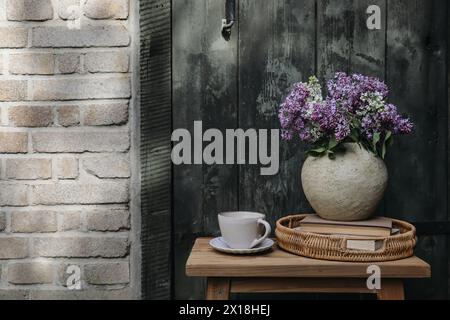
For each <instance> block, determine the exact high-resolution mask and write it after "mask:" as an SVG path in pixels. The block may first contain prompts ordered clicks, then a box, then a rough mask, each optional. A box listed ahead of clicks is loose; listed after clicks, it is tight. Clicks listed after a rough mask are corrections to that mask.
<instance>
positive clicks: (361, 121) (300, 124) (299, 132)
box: [279, 72, 413, 159]
mask: <svg viewBox="0 0 450 320" xmlns="http://www.w3.org/2000/svg"><path fill="white" fill-rule="evenodd" d="M327 89H328V96H327V97H326V98H325V99H324V98H323V96H322V89H321V86H320V84H319V81H318V79H317V78H316V77H310V79H309V81H308V83H297V84H295V85H294V87H293V89H292V91H291V92H290V94H289V95H288V96H287V98H286V100H285V101H284V103H283V104H282V105H281V106H280V112H279V119H280V123H281V128H282V138H283V139H284V140H287V141H289V140H292V139H293V138H294V137H295V136H298V137H299V138H300V139H301V140H302V141H304V142H307V143H309V144H310V145H311V146H312V147H311V149H310V150H309V152H308V154H309V155H311V156H315V157H321V156H324V155H328V156H329V157H330V158H331V159H334V157H335V154H336V152H339V151H343V150H345V148H344V147H343V144H344V143H348V142H354V143H358V144H359V145H360V146H362V147H364V148H366V149H367V150H369V151H371V152H373V153H374V154H376V155H377V156H379V157H381V158H383V159H384V157H385V155H386V149H387V147H388V146H390V145H391V144H392V142H393V137H394V135H400V134H410V133H412V130H413V124H412V122H411V121H410V120H409V119H408V118H404V117H402V116H400V115H399V114H398V112H397V108H396V106H394V105H393V104H389V103H387V101H386V99H387V96H388V92H389V90H388V87H387V86H386V84H385V83H384V82H383V81H381V80H379V79H377V78H372V77H367V76H363V75H360V74H353V75H347V74H345V73H343V72H340V73H336V75H335V77H334V78H333V79H332V80H329V81H328V83H327Z"/></svg>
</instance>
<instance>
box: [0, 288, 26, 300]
mask: <svg viewBox="0 0 450 320" xmlns="http://www.w3.org/2000/svg"><path fill="white" fill-rule="evenodd" d="M29 295H30V294H29V291H28V290H16V289H2V290H0V300H28V299H29Z"/></svg>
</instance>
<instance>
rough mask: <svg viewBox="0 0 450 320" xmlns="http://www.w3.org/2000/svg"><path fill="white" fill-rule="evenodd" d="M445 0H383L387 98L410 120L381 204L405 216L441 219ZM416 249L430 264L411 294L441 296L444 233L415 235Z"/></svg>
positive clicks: (444, 194) (443, 208)
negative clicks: (430, 275)
mask: <svg viewBox="0 0 450 320" xmlns="http://www.w3.org/2000/svg"><path fill="white" fill-rule="evenodd" d="M446 8H447V1H445V0H433V1H425V0H415V1H410V0H396V1H388V12H389V13H388V33H387V68H386V70H387V80H388V84H389V85H390V88H391V101H392V102H393V103H395V104H396V105H398V107H399V110H400V111H401V112H406V113H408V115H409V116H410V117H411V118H412V120H413V121H414V122H415V134H414V135H413V136H409V137H405V138H399V139H397V141H396V143H395V147H394V148H392V149H391V150H390V154H389V155H388V159H387V163H388V167H389V174H390V181H391V182H390V184H389V187H388V190H387V193H386V200H385V201H386V209H387V210H388V212H389V214H390V215H391V216H393V217H397V218H402V219H406V220H410V221H433V220H434V221H439V220H446V219H447V217H448V213H447V209H448V208H447V194H448V190H447V149H446V148H447V139H448V129H447V123H448V105H447V97H446V91H447V88H446V87H445V84H446V70H447V61H446V57H447V31H446V28H447V20H446V19H447V10H446ZM417 254H418V255H419V256H420V257H422V258H424V259H425V260H427V261H428V262H429V263H431V264H432V268H433V278H432V279H431V280H430V281H428V285H423V286H421V288H414V289H413V290H411V295H412V296H413V297H414V296H416V295H417V296H420V297H433V298H446V297H447V290H448V289H447V285H446V282H447V279H448V276H447V275H448V267H447V257H448V248H447V241H446V237H445V236H430V237H422V238H421V239H420V242H419V245H418V250H417Z"/></svg>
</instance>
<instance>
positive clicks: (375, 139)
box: [372, 132, 381, 149]
mask: <svg viewBox="0 0 450 320" xmlns="http://www.w3.org/2000/svg"><path fill="white" fill-rule="evenodd" d="M380 140H381V134H380V133H379V132H375V133H374V135H373V140H372V145H373V147H374V149H376V147H377V144H378V142H380Z"/></svg>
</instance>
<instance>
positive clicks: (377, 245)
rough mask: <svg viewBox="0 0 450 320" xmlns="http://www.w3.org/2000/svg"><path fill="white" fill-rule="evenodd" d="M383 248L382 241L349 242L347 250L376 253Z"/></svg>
mask: <svg viewBox="0 0 450 320" xmlns="http://www.w3.org/2000/svg"><path fill="white" fill-rule="evenodd" d="M382 247H383V241H382V240H347V249H351V250H358V251H371V252H375V251H378V250H380V249H381V248H382Z"/></svg>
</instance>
